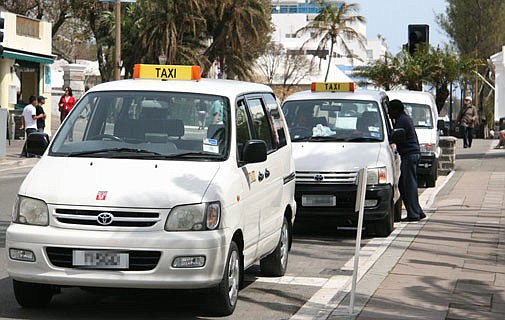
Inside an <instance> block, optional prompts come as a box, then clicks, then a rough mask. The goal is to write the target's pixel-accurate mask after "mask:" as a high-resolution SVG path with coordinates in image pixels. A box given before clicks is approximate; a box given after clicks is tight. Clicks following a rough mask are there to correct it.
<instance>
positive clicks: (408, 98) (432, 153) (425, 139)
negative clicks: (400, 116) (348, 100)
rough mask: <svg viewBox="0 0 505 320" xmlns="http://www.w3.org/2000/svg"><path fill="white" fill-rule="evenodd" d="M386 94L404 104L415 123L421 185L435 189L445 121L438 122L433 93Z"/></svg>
mask: <svg viewBox="0 0 505 320" xmlns="http://www.w3.org/2000/svg"><path fill="white" fill-rule="evenodd" d="M386 93H387V95H388V97H389V99H390V100H393V99H398V100H400V101H401V102H402V103H403V105H404V106H405V112H406V113H407V114H408V115H409V116H410V117H411V118H412V121H413V122H414V127H415V129H416V134H417V138H418V139H419V147H420V149H421V160H420V161H419V165H418V168H417V176H418V180H419V182H420V183H419V184H420V185H423V184H425V185H426V187H428V188H430V187H434V186H435V184H436V182H437V178H438V159H439V158H440V155H441V154H442V149H441V148H440V145H439V141H440V130H442V129H443V127H442V128H441V125H443V121H442V124H441V123H440V122H439V121H438V109H437V104H436V103H435V98H434V97H433V95H432V94H431V93H429V92H422V91H410V90H397V91H387V92H386ZM444 127H445V125H444ZM423 182H424V183H423Z"/></svg>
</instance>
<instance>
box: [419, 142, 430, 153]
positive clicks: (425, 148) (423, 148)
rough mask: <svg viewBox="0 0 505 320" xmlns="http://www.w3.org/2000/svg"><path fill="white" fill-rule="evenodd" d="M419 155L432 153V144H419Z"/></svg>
mask: <svg viewBox="0 0 505 320" xmlns="http://www.w3.org/2000/svg"><path fill="white" fill-rule="evenodd" d="M419 149H420V151H421V153H433V144H431V143H421V144H420V145H419Z"/></svg>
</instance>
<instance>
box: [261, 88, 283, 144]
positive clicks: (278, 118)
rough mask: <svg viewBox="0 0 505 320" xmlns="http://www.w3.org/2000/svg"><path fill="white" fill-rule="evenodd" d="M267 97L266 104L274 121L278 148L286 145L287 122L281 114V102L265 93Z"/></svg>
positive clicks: (274, 133) (265, 97) (275, 139)
mask: <svg viewBox="0 0 505 320" xmlns="http://www.w3.org/2000/svg"><path fill="white" fill-rule="evenodd" d="M263 99H265V105H266V107H267V114H268V117H269V118H270V122H271V123H272V129H273V131H272V134H273V136H274V142H275V143H276V144H277V147H278V148H281V147H283V146H285V145H286V143H287V142H286V122H285V121H284V118H283V117H282V114H281V109H280V108H279V104H278V103H277V101H276V100H275V98H274V96H273V95H271V94H265V95H264V96H263Z"/></svg>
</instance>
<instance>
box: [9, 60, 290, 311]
mask: <svg viewBox="0 0 505 320" xmlns="http://www.w3.org/2000/svg"><path fill="white" fill-rule="evenodd" d="M134 78H135V79H130V80H121V81H114V82H109V83H103V84H100V85H97V86H95V87H93V88H92V89H90V90H89V91H88V92H86V94H85V95H84V96H83V97H81V98H80V99H79V101H78V103H77V104H76V106H75V107H74V109H73V110H72V112H71V113H70V114H69V115H68V117H67V118H66V119H65V121H64V123H63V124H62V126H61V127H60V129H59V130H58V132H57V134H56V135H55V138H54V139H53V141H51V143H50V145H49V147H48V148H47V150H46V151H45V154H44V155H43V156H42V157H41V159H40V160H39V162H38V163H37V165H36V166H35V167H34V168H33V169H32V170H31V172H30V173H29V174H28V176H27V177H26V179H25V180H24V182H23V184H22V185H21V187H20V189H19V193H18V196H17V201H16V205H15V208H14V211H13V216H12V224H11V225H10V226H9V228H8V230H7V241H6V248H7V252H8V266H7V270H8V273H9V275H10V276H11V277H12V279H13V286H14V293H15V296H16V299H17V301H18V303H19V304H20V305H22V306H24V307H42V306H45V305H47V304H48V303H49V302H50V300H51V298H52V295H53V293H54V292H56V290H59V289H60V288H61V287H66V286H79V287H112V288H168V289H199V288H210V289H211V290H210V293H211V294H210V295H209V299H211V304H210V305H211V306H212V308H214V310H213V312H214V313H216V314H219V315H228V314H231V313H233V311H234V309H235V306H236V303H237V296H238V291H239V288H240V285H241V282H242V280H243V272H244V270H245V268H247V267H249V266H251V265H252V264H254V263H256V262H258V261H259V263H260V267H261V271H262V274H263V275H267V276H282V275H283V274H284V272H285V270H286V267H287V262H288V252H289V249H290V245H291V230H292V226H293V223H294V219H295V212H296V202H295V200H294V190H295V172H294V162H293V158H292V150H291V141H290V137H289V135H288V134H287V132H288V131H287V127H286V124H285V119H284V116H283V114H282V111H281V109H280V107H279V105H278V103H277V101H276V99H275V96H274V94H273V92H272V90H271V89H270V88H269V87H267V86H264V85H259V84H253V83H247V82H239V81H228V80H211V79H200V69H199V67H194V66H167V65H160V66H157V65H136V66H135V72H134ZM147 78H149V79H147ZM163 80H169V81H163Z"/></svg>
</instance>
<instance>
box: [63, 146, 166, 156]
mask: <svg viewBox="0 0 505 320" xmlns="http://www.w3.org/2000/svg"><path fill="white" fill-rule="evenodd" d="M123 152H125V153H134V154H139V155H142V156H145V155H150V156H165V155H164V154H161V153H158V152H154V151H149V150H144V149H139V148H124V147H123V148H107V149H98V150H88V151H79V152H70V153H68V154H67V157H79V156H85V155H90V154H97V153H123Z"/></svg>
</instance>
